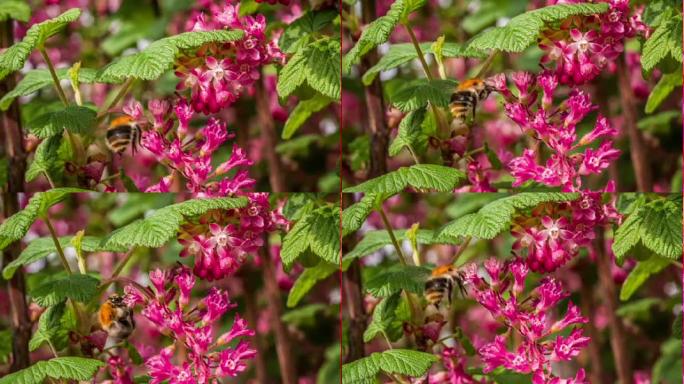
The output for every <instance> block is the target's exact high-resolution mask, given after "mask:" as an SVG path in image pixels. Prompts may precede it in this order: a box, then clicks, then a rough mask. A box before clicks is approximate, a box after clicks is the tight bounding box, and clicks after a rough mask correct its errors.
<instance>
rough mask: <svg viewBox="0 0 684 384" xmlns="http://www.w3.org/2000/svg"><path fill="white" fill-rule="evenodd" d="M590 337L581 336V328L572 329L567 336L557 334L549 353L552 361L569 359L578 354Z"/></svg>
mask: <svg viewBox="0 0 684 384" xmlns="http://www.w3.org/2000/svg"><path fill="white" fill-rule="evenodd" d="M590 340H591V339H590V338H588V337H585V336H582V330H581V329H575V330H573V331H572V332H571V333H570V335H569V336H568V337H563V336H558V337H557V338H556V343H555V345H554V348H553V354H552V355H551V360H552V361H563V360H571V359H572V358H574V357H577V355H579V353H580V350H581V349H582V348H584V347H586V346H587V344H589V341H590Z"/></svg>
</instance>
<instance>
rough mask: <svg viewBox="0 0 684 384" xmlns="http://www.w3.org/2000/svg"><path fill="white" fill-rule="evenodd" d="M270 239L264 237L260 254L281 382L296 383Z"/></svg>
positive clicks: (293, 362) (295, 373)
mask: <svg viewBox="0 0 684 384" xmlns="http://www.w3.org/2000/svg"><path fill="white" fill-rule="evenodd" d="M268 249H269V244H268V239H264V245H263V246H262V247H261V249H259V256H260V258H261V263H262V271H261V272H262V274H263V279H264V288H265V291H266V292H265V293H266V299H267V300H268V305H269V308H270V310H271V316H270V317H271V328H272V329H273V331H274V333H275V339H276V353H277V355H278V364H279V365H280V374H281V382H282V383H283V384H296V383H297V372H295V361H294V357H293V355H292V347H291V345H290V335H289V333H288V331H287V328H286V327H285V324H284V323H283V321H282V320H281V317H282V315H283V303H282V298H281V297H280V288H278V282H277V281H276V273H275V266H274V265H273V260H271V254H270V253H269V251H268Z"/></svg>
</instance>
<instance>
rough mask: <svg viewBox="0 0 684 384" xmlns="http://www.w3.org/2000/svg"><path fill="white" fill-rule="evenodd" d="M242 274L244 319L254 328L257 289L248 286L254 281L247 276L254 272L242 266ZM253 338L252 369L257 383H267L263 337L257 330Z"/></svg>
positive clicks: (256, 317) (255, 325) (256, 312)
mask: <svg viewBox="0 0 684 384" xmlns="http://www.w3.org/2000/svg"><path fill="white" fill-rule="evenodd" d="M243 269H245V271H243V272H244V273H243V276H242V279H241V280H242V284H243V286H244V291H245V320H247V324H249V326H250V328H251V329H253V330H254V329H256V327H257V322H258V318H259V308H258V305H257V295H256V292H257V290H256V289H255V288H254V287H251V286H249V285H250V282H252V281H254V280H253V279H250V278H249V275H252V274H254V271H252V270H251V269H247V268H244V267H243ZM252 339H253V340H254V346H255V347H256V350H257V354H256V356H254V370H255V371H256V382H257V383H267V382H268V374H267V370H266V361H265V360H264V358H265V356H266V349H265V348H264V343H263V338H262V337H261V335H260V334H259V332H255V334H254V336H252Z"/></svg>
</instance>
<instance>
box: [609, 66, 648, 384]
mask: <svg viewBox="0 0 684 384" xmlns="http://www.w3.org/2000/svg"><path fill="white" fill-rule="evenodd" d="M617 75H618V84H619V87H618V88H619V89H620V100H621V102H622V116H623V117H624V119H623V121H624V122H623V126H624V127H625V130H626V131H627V136H628V137H629V147H630V151H629V153H630V156H631V157H632V166H633V167H634V175H635V177H636V182H637V190H638V191H639V192H651V190H652V189H653V184H652V183H653V181H652V179H651V171H650V167H649V160H648V159H649V155H648V153H647V152H646V151H647V149H646V146H645V144H644V139H643V137H642V136H641V132H640V131H639V129H638V128H637V124H636V123H637V106H636V100H634V94H633V93H632V87H631V85H630V84H631V81H630V75H629V72H628V71H627V64H626V63H625V58H624V56H621V57H620V60H619V61H618V64H617ZM622 384H624V383H622Z"/></svg>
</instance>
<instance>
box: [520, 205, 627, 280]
mask: <svg viewBox="0 0 684 384" xmlns="http://www.w3.org/2000/svg"><path fill="white" fill-rule="evenodd" d="M601 195H602V194H601V193H600V192H584V193H583V194H582V196H581V198H580V199H578V200H574V201H571V202H567V203H560V204H550V205H541V206H539V207H537V208H536V209H534V210H533V211H532V213H531V215H530V216H520V217H517V218H516V219H515V221H514V224H513V228H512V231H511V233H512V234H513V236H514V237H515V243H513V251H514V252H516V253H517V254H518V256H521V257H524V258H525V263H526V265H527V267H528V268H530V269H531V270H533V271H535V272H540V273H544V272H546V273H548V272H553V271H555V270H556V269H558V268H559V267H561V266H563V265H564V264H565V263H567V262H568V261H569V260H571V259H573V258H574V257H575V256H577V254H578V253H579V250H580V248H581V247H583V246H587V247H591V246H592V241H593V240H594V239H595V238H596V228H597V227H602V226H604V225H606V224H608V223H611V222H619V221H620V219H621V215H620V214H619V213H618V212H617V210H616V208H615V202H614V201H611V202H609V203H608V204H604V203H603V202H602V201H601V199H602V196H601Z"/></svg>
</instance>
